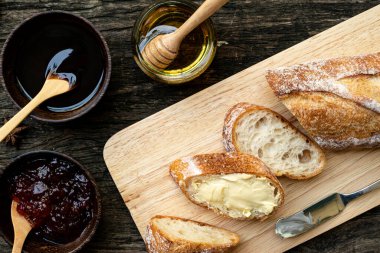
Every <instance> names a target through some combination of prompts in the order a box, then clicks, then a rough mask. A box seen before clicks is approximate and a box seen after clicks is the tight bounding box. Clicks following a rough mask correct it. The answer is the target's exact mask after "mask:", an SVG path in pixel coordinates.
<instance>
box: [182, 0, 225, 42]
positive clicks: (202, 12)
mask: <svg viewBox="0 0 380 253" xmlns="http://www.w3.org/2000/svg"><path fill="white" fill-rule="evenodd" d="M227 2H228V0H206V1H204V3H203V4H202V5H201V6H200V7H199V8H198V9H197V10H196V11H195V12H194V14H193V15H191V17H190V18H189V19H188V20H186V22H185V23H183V24H182V25H181V27H180V28H178V29H177V30H176V31H175V34H176V36H177V38H178V40H180V41H182V40H183V39H184V38H185V37H186V36H187V35H188V34H189V33H190V32H191V31H192V30H194V28H196V27H197V26H199V25H200V24H201V23H202V22H203V21H205V20H206V19H207V18H209V17H210V16H212V14H214V13H215V12H216V11H217V10H219V9H220V7H222V6H223V5H225V4H226V3H227Z"/></svg>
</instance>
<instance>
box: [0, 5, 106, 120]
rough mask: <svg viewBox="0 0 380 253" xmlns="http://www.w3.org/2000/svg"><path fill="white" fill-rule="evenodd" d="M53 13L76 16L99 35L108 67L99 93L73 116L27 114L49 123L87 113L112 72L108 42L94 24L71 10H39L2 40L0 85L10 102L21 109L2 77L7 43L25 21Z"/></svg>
mask: <svg viewBox="0 0 380 253" xmlns="http://www.w3.org/2000/svg"><path fill="white" fill-rule="evenodd" d="M54 14H64V15H68V16H71V17H72V18H77V19H79V20H81V21H82V22H84V23H85V24H87V25H88V26H89V27H90V28H91V29H92V30H93V32H94V33H95V34H96V36H98V37H99V40H100V41H101V43H102V45H101V46H102V48H104V51H105V53H106V55H105V57H104V58H105V61H106V63H107V66H108V69H107V71H105V76H104V81H103V84H102V85H101V88H100V92H99V95H98V96H95V97H94V98H93V99H94V100H92V101H91V102H89V103H87V104H85V105H84V107H85V108H84V109H83V111H82V112H80V113H78V114H76V115H74V116H69V117H67V118H63V119H48V118H43V117H39V116H37V115H34V114H33V112H32V113H31V114H30V115H29V116H30V117H32V118H34V119H36V120H39V121H43V122H49V123H64V122H68V121H72V120H74V119H77V118H79V117H81V116H83V115H85V114H87V113H88V112H89V111H90V110H91V109H93V108H94V107H95V106H96V105H97V104H98V103H99V101H100V100H101V99H102V97H103V96H104V94H105V93H106V91H107V88H108V85H109V81H110V79H111V72H112V61H111V53H110V50H109V47H108V44H107V41H106V40H105V39H104V37H103V35H101V33H100V32H99V31H98V30H97V29H96V28H95V26H94V25H93V24H92V23H91V22H90V21H89V20H87V19H86V18H84V17H82V16H79V15H76V14H73V13H71V12H68V11H60V10H54V11H45V12H41V13H38V14H35V15H33V16H31V17H29V18H26V19H25V20H23V21H22V22H21V23H20V24H18V25H17V26H16V27H15V28H14V29H13V30H12V31H11V33H10V34H9V35H8V37H7V39H6V41H5V42H4V46H3V48H2V50H1V54H0V55H1V64H0V73H1V78H2V80H3V83H2V86H3V88H4V90H5V91H6V93H7V95H8V97H10V99H11V100H12V102H13V103H14V104H15V105H16V106H17V108H18V109H22V107H21V106H20V105H19V104H18V103H17V102H16V101H15V100H14V99H13V97H12V96H11V94H10V92H9V91H8V89H7V86H6V84H5V78H4V73H3V65H4V52H5V50H7V48H8V44H9V41H10V40H11V39H12V38H13V37H14V35H15V33H16V32H17V31H18V30H19V29H20V28H21V27H22V26H23V25H24V24H25V23H26V22H29V21H31V20H33V19H36V18H39V17H41V16H45V15H54Z"/></svg>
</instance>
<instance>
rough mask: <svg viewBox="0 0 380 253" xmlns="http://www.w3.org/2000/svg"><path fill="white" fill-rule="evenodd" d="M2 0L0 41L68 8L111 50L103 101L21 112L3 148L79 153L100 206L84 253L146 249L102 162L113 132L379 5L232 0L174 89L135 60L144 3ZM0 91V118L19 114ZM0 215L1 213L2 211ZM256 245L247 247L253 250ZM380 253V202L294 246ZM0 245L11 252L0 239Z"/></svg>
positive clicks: (341, 0)
mask: <svg viewBox="0 0 380 253" xmlns="http://www.w3.org/2000/svg"><path fill="white" fill-rule="evenodd" d="M78 2H79V1H74V0H67V1H51V0H44V1H27V0H18V1H7V0H1V1H0V46H3V44H4V42H5V40H6V38H7V36H8V35H9V33H10V32H11V31H12V29H14V28H15V26H16V25H18V24H19V23H20V22H22V21H23V20H24V19H25V18H28V17H30V16H32V15H34V14H37V13H40V12H43V11H48V10H65V11H69V12H72V13H75V14H79V15H81V16H83V17H85V18H87V19H89V20H90V21H91V22H92V23H93V24H94V25H95V26H96V27H97V28H98V29H99V31H100V32H101V33H102V34H103V36H104V37H105V39H106V40H107V42H108V45H109V48H110V50H111V55H112V64H113V69H112V77H111V82H110V85H109V89H108V91H107V93H106V95H105V97H104V98H103V100H102V101H101V102H100V104H99V105H98V106H97V107H96V108H95V109H94V110H92V111H91V112H90V113H89V114H87V115H86V116H84V117H83V118H81V119H79V120H76V121H74V122H72V123H69V124H65V125H50V124H44V123H41V122H38V121H36V120H33V119H27V120H26V124H27V125H28V126H30V127H31V128H30V130H29V131H28V132H27V133H25V135H24V136H23V138H22V140H21V143H20V145H19V147H18V148H16V147H13V146H5V145H3V144H1V145H0V168H2V167H4V166H5V165H6V164H8V163H9V161H10V160H12V158H14V157H15V156H17V155H20V154H23V153H25V152H28V151H33V150H41V149H45V150H56V151H59V152H63V153H66V154H68V155H70V156H72V157H74V158H75V159H77V160H79V161H80V162H81V163H83V164H84V165H85V166H87V167H88V168H89V169H90V171H91V172H92V173H93V175H94V177H95V179H96V181H97V183H98V185H99V188H100V191H101V194H102V197H103V205H104V213H103V217H102V221H101V224H100V226H99V229H98V232H97V234H96V236H95V238H94V239H93V240H92V242H90V243H89V244H88V246H87V247H86V248H85V249H84V250H83V251H82V252H102V253H106V252H112V253H116V252H144V251H145V247H144V242H143V240H142V238H141V237H140V235H139V232H138V231H137V229H136V227H135V224H134V223H133V220H132V218H131V216H130V214H129V212H128V209H127V208H126V207H125V205H124V203H123V201H122V199H121V197H120V196H119V193H118V191H117V189H116V187H115V185H114V183H113V181H112V178H111V177H110V175H109V173H108V170H107V168H106V166H105V164H104V161H103V156H102V153H103V147H104V144H105V142H106V141H107V139H108V138H109V137H111V136H112V135H113V134H114V133H116V132H117V131H119V130H121V129H123V128H125V127H127V126H129V125H131V124H133V123H135V122H137V121H139V120H141V119H143V118H145V117H147V116H149V115H151V114H153V113H155V112H157V111H159V110H161V109H164V108H165V107H167V106H169V105H172V104H174V103H176V102H178V101H180V100H182V99H184V98H186V97H188V96H190V95H192V94H194V93H196V92H198V91H200V90H202V89H204V88H206V87H208V86H210V85H212V84H214V83H216V82H218V81H220V80H223V79H224V78H226V77H229V76H231V75H233V74H235V73H237V72H239V71H241V70H243V69H245V68H247V67H249V66H251V65H253V64H255V63H257V62H259V61H261V60H264V59H265V58H267V57H269V56H271V55H273V54H276V53H277V52H280V51H282V50H284V49H286V48H288V47H290V46H292V45H294V44H296V43H298V42H301V41H303V40H305V39H307V38H309V37H311V36H313V35H315V34H317V33H319V32H321V31H323V30H325V29H327V28H329V27H332V26H334V25H336V24H338V23H340V22H342V21H344V20H346V19H348V18H350V17H352V16H354V15H356V14H359V13H360V12H363V11H365V10H367V9H369V8H371V7H373V6H375V5H377V4H379V1H362V0H359V1H358V0H355V1H354V0H350V1H347V0H314V1H310V0H293V1H284V0H271V1H256V0H234V1H231V2H230V3H229V4H228V5H227V6H225V7H224V8H223V9H222V10H220V11H219V12H218V13H217V14H216V15H215V16H214V17H213V21H214V23H215V26H216V30H217V34H218V38H219V40H221V41H226V42H228V44H223V45H222V46H220V47H219V49H218V52H217V56H216V58H215V60H214V62H213V64H212V65H211V66H210V68H209V69H208V70H207V72H206V73H205V74H203V75H202V76H201V77H199V78H198V79H197V80H195V81H193V82H191V83H189V84H187V85H185V86H181V87H169V86H165V85H162V84H159V83H156V82H154V81H152V80H151V79H149V78H148V77H147V76H145V75H144V74H143V73H142V72H141V71H140V69H139V68H138V67H137V65H136V64H135V63H134V61H133V59H132V50H131V32H132V27H133V24H134V22H135V20H136V18H137V17H138V15H139V13H140V12H141V11H142V10H143V9H144V8H145V7H146V6H148V5H149V4H151V3H152V1H150V0H134V1H110V0H109V1H99V0H98V1H96V0H89V1H83V2H84V3H78ZM197 2H198V3H200V1H197ZM16 111H17V110H16V107H15V106H14V105H13V103H12V102H11V101H10V99H9V98H8V97H7V95H6V94H5V92H4V91H3V89H0V117H2V116H11V115H14V114H15V113H16ZM0 218H1V217H0ZM252 251H254V249H252ZM322 251H323V252H380V207H377V208H374V209H372V210H370V211H368V212H367V213H364V214H362V215H360V216H359V217H357V218H355V219H353V220H351V221H349V222H347V223H345V224H343V225H341V226H339V227H337V228H335V229H332V230H330V231H329V232H326V233H324V234H322V235H320V236H319V237H317V238H314V239H312V240H310V241H308V242H306V243H304V244H302V245H300V246H298V247H296V248H294V249H292V250H291V252H322ZM0 252H3V253H8V252H11V249H10V247H9V246H8V245H7V244H6V243H5V241H4V240H3V239H2V238H0Z"/></svg>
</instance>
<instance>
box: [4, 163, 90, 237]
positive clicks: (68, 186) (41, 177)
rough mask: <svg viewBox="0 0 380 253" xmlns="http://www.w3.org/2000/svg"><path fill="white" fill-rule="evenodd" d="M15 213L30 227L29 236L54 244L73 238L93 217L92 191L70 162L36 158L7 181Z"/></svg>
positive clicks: (86, 179)
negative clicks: (14, 201)
mask: <svg viewBox="0 0 380 253" xmlns="http://www.w3.org/2000/svg"><path fill="white" fill-rule="evenodd" d="M6 182H7V184H8V185H7V188H8V190H9V195H10V196H11V197H12V198H13V199H14V200H17V201H19V205H18V211H19V213H20V214H22V215H24V216H25V217H26V218H27V219H28V220H29V221H30V222H31V223H32V224H33V228H34V229H33V231H32V233H33V235H34V236H33V237H35V238H37V239H42V240H44V241H49V242H53V243H56V244H65V243H68V242H71V241H74V240H75V239H77V238H78V237H79V236H80V235H81V233H82V232H83V230H84V229H85V228H86V227H87V225H88V224H89V222H90V221H91V219H92V217H93V211H94V204H93V202H94V199H95V190H94V187H93V185H92V183H91V181H90V180H89V179H88V178H87V176H86V175H85V174H84V173H83V172H82V170H81V169H80V168H78V166H77V165H76V164H74V163H71V162H69V161H67V160H63V159H60V158H46V159H37V160H34V161H32V162H29V163H27V164H25V167H23V168H20V169H19V170H18V173H12V175H11V176H10V177H8V178H7V180H6Z"/></svg>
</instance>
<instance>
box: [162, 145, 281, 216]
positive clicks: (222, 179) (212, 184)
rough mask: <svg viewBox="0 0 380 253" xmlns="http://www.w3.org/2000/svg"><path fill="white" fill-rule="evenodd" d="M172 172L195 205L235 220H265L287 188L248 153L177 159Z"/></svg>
mask: <svg viewBox="0 0 380 253" xmlns="http://www.w3.org/2000/svg"><path fill="white" fill-rule="evenodd" d="M170 174H171V176H172V177H173V179H174V181H175V182H176V183H177V184H178V185H179V187H180V188H181V190H182V192H183V193H184V194H185V195H186V196H187V197H188V198H189V199H190V200H191V201H192V202H194V203H195V204H198V205H200V206H203V207H206V208H209V209H211V210H213V211H215V212H217V213H219V214H223V215H226V216H229V217H231V218H234V219H239V220H245V219H260V220H264V219H266V218H267V217H268V216H269V215H270V214H271V213H273V212H274V211H275V210H276V209H277V208H278V207H279V206H281V205H282V204H283V202H284V190H283V188H282V186H281V184H280V182H279V181H278V180H277V178H276V177H275V176H274V175H273V174H272V173H271V172H270V170H269V169H268V168H267V166H266V165H265V164H264V163H263V162H262V161H261V160H259V159H257V158H255V157H253V156H251V155H247V154H240V155H238V154H228V153H216V154H202V155H196V156H193V157H187V158H183V159H179V160H176V161H174V162H173V163H172V164H171V165H170Z"/></svg>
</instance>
